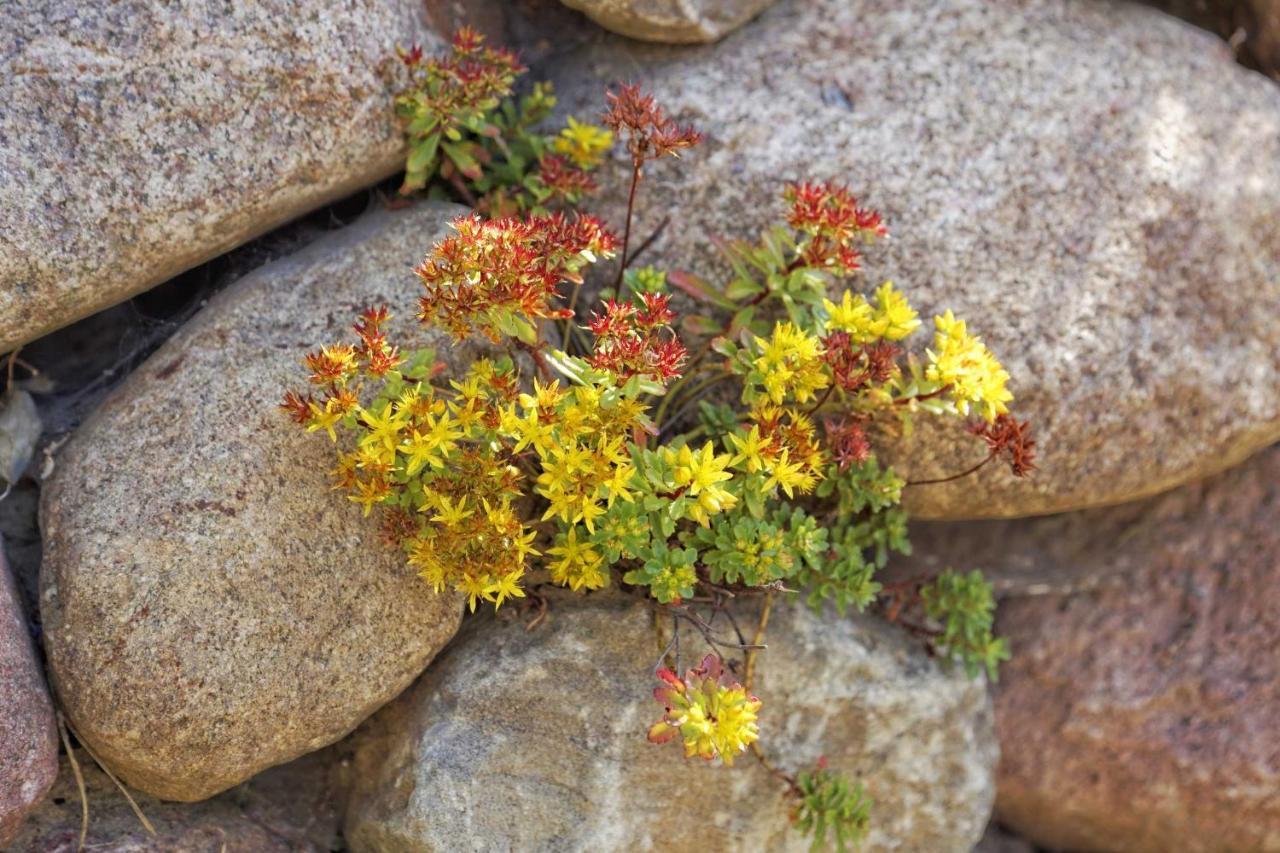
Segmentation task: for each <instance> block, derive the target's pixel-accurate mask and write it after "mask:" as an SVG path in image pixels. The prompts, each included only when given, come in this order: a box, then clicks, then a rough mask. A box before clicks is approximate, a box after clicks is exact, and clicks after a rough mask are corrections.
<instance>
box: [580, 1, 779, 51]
mask: <svg viewBox="0 0 1280 853" xmlns="http://www.w3.org/2000/svg"><path fill="white" fill-rule="evenodd" d="M772 2H773V0H564V4H565V5H566V6H569V7H571V8H574V9H577V10H579V11H581V12H585V13H586V14H587V16H588V17H590V18H591V20H593V21H595V22H596V23H597V24H599V25H600V26H602V27H605V28H606V29H610V30H613V31H614V32H615V33H621V34H622V35H624V36H630V37H631V38H635V39H640V40H642V41H657V42H666V43H668V44H689V43H697V42H708V41H716V40H717V39H720V38H723V37H724V36H726V35H728V34H729V33H731V32H733V31H734V30H736V29H737V28H738V27H740V26H742V25H743V24H745V23H746V22H747V21H749V20H751V19H752V18H753V17H755V16H756V15H758V14H760V12H761V11H762V10H763V9H765V8H766V7H767V6H769V4H770V3H772Z"/></svg>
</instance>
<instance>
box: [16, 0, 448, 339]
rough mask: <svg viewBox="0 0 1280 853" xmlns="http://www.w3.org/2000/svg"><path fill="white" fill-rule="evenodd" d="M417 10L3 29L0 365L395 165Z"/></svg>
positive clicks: (52, 15) (54, 4)
mask: <svg viewBox="0 0 1280 853" xmlns="http://www.w3.org/2000/svg"><path fill="white" fill-rule="evenodd" d="M415 41H417V42H421V43H423V44H424V45H426V46H427V48H428V49H436V48H438V47H439V46H440V45H441V44H442V42H441V40H440V38H439V37H438V36H436V35H435V34H434V33H432V32H431V31H430V30H429V29H428V27H427V24H426V20H425V12H424V9H423V6H422V4H421V3H420V2H414V0H342V2H315V0H304V2H301V3H298V2H285V0H266V2H256V3H245V4H236V5H234V6H222V5H211V4H208V3H201V2H197V0H180V2H177V3H166V4H156V3H148V2H142V0H127V2H120V3H88V4H85V3H72V2H67V0H25V2H20V3H10V4H6V8H5V13H4V16H3V19H0V104H4V109H3V110H0V352H4V351H6V350H9V349H12V348H13V347H15V346H17V345H19V344H22V343H24V342H25V341H29V340H32V339H34V338H37V337H39V336H40V335H43V334H45V333H46V332H49V331H51V330H53V329H56V328H58V327H59V326H63V325H66V324H68V323H70V322H72V321H74V320H77V319H79V318H81V317H84V316H87V315H88V314H91V313H93V312H94V311H97V310H99V309H101V308H105V307H107V306H108V305H112V304H114V303H116V302H120V301H122V300H124V299H126V298H127V297H129V296H132V295H133V294H135V293H139V292H141V291H143V290H146V289H147V288H149V287H151V286H152V285H155V284H158V283H159V282H161V281H164V280H165V279H167V278H170V277H172V276H174V275H176V274H177V273H179V272H182V271H183V270H185V269H188V268H190V267H193V266H195V265H197V264H199V263H201V262H203V261H205V260H207V259H209V258H212V257H215V256H217V255H219V254H222V253H223V252H225V251H227V250H228V249H230V248H232V247H234V246H236V245H237V244H239V243H242V242H244V241H246V240H248V239H250V238H252V237H254V236H256V235H258V234H261V233H263V232H265V231H268V230H270V229H271V228H274V227H275V226H277V225H279V224H281V223H282V222H285V221H286V220H288V219H290V218H292V217H294V216H297V215H298V214H301V213H304V212H306V211H308V210H311V209H313V208H316V207H320V206H322V205H323V204H325V203H326V202H328V201H330V200H332V199H335V198H340V197H342V196H343V195H346V194H348V193H351V192H354V191H356V190H358V189H360V188H362V187H365V186H368V185H369V184H372V183H375V182H376V181H378V180H380V179H381V178H384V177H386V176H387V175H390V174H392V173H393V172H395V171H396V169H397V168H399V167H400V166H401V165H402V162H403V156H404V155H403V146H402V142H401V132H400V129H399V126H398V124H397V121H396V118H395V116H394V115H393V111H392V95H393V94H394V92H395V90H396V88H397V83H396V67H395V66H396V65H397V63H396V60H395V47H396V45H397V44H406V45H407V44H410V43H412V42H415Z"/></svg>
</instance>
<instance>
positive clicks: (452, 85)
mask: <svg viewBox="0 0 1280 853" xmlns="http://www.w3.org/2000/svg"><path fill="white" fill-rule="evenodd" d="M400 59H401V61H402V62H404V64H405V66H407V67H408V68H409V71H410V72H411V73H412V74H413V76H414V78H415V82H417V83H418V84H420V86H421V89H420V91H421V93H422V96H423V97H424V98H425V99H426V101H427V103H428V104H429V106H430V108H431V109H432V110H433V111H434V112H435V114H436V115H437V116H439V117H440V118H441V119H442V120H443V121H446V122H448V121H450V120H452V119H453V118H454V117H457V116H462V115H466V114H468V113H469V112H470V111H473V110H475V109H476V108H477V107H478V106H480V107H483V106H484V105H486V104H489V103H493V102H495V101H496V99H498V98H502V97H505V96H507V95H509V94H510V93H511V85H512V83H514V82H515V78H516V77H517V76H518V75H520V74H521V73H523V72H524V71H525V66H524V65H523V64H521V62H520V60H519V59H518V58H517V57H516V54H515V52H514V51H511V50H506V49H504V48H495V47H486V46H485V44H484V36H482V35H481V34H480V33H478V32H476V31H475V30H473V29H471V28H470V27H463V28H462V29H460V30H458V32H457V33H455V34H454V36H453V50H452V52H451V55H449V56H448V57H443V58H441V57H434V56H433V57H424V56H423V52H422V47H421V45H416V44H415V45H414V46H413V47H412V48H411V49H409V50H401V51H400ZM439 129H440V130H441V131H444V130H447V129H448V128H446V127H441V128H439Z"/></svg>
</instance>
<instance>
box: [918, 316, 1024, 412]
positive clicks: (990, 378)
mask: <svg viewBox="0 0 1280 853" xmlns="http://www.w3.org/2000/svg"><path fill="white" fill-rule="evenodd" d="M933 322H934V325H935V326H936V330H935V332H934V336H933V349H930V350H928V351H927V353H928V356H929V364H928V366H927V367H926V368H925V378H926V379H928V380H930V381H931V382H937V383H938V384H939V385H942V386H944V387H949V388H950V390H949V392H948V393H949V395H950V397H951V399H952V400H953V401H954V402H955V406H956V409H957V410H958V411H959V412H960V414H962V415H967V414H969V408H970V406H971V405H976V406H977V407H978V408H979V410H980V413H981V415H982V416H983V418H985V419H986V420H987V421H988V422H990V421H994V420H995V419H996V417H997V416H999V415H1002V414H1004V413H1006V412H1007V411H1008V410H1009V408H1008V405H1007V404H1008V403H1009V401H1010V400H1012V399H1013V394H1012V393H1011V392H1010V391H1009V390H1008V389H1007V388H1005V383H1006V382H1008V380H1009V374H1008V372H1006V371H1005V369H1004V368H1003V367H1002V366H1001V365H1000V362H999V361H997V360H996V357H995V356H994V355H992V354H991V351H990V350H988V349H987V348H986V346H985V345H984V344H983V343H982V340H981V339H980V338H978V337H976V336H974V335H970V334H969V332H968V330H967V329H966V328H965V323H964V321H963V320H957V319H956V318H955V316H954V315H953V314H952V313H951V312H950V311H947V313H945V314H943V315H942V316H941V317H935V318H934V321H933Z"/></svg>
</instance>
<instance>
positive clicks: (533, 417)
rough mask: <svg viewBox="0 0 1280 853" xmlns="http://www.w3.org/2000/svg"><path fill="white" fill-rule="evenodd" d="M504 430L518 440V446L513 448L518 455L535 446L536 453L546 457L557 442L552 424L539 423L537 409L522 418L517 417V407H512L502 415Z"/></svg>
mask: <svg viewBox="0 0 1280 853" xmlns="http://www.w3.org/2000/svg"><path fill="white" fill-rule="evenodd" d="M502 429H503V431H504V432H506V433H507V434H508V435H510V436H511V437H512V438H514V439H516V446H515V447H514V448H513V450H514V452H516V453H519V452H520V451H521V450H524V449H525V448H526V447H529V446H530V445H533V449H534V451H536V452H537V454H538V455H539V456H545V455H546V454H547V451H548V449H549V448H550V447H551V442H552V441H554V440H555V435H554V431H553V430H552V428H551V426H550V424H545V423H540V422H539V420H538V411H537V410H536V409H533V410H531V411H530V412H529V414H527V415H525V416H524V417H523V418H521V417H518V416H517V415H516V413H515V406H512V407H511V408H510V409H508V410H507V411H505V412H503V413H502Z"/></svg>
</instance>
